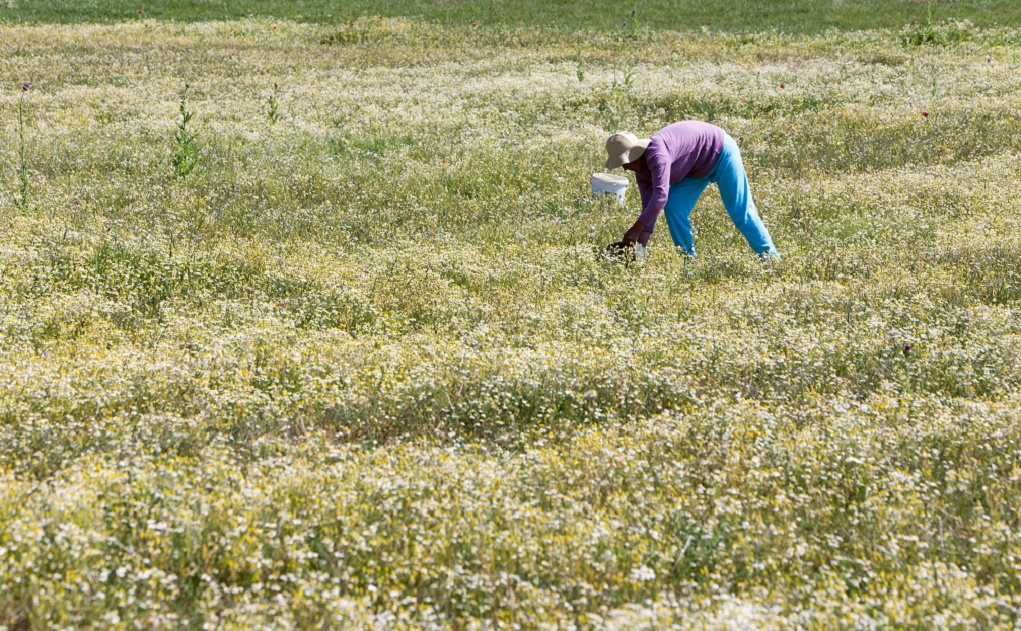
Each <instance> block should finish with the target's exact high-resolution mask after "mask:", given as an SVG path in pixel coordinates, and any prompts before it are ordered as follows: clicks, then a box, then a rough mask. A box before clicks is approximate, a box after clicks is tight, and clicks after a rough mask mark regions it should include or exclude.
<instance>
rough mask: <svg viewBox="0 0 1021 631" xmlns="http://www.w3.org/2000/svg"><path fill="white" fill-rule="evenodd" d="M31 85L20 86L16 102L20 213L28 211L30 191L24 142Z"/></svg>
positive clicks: (26, 151)
mask: <svg viewBox="0 0 1021 631" xmlns="http://www.w3.org/2000/svg"><path fill="white" fill-rule="evenodd" d="M31 87H32V84H31V83H28V82H25V83H22V84H21V100H19V101H18V158H19V160H18V184H19V186H18V192H19V193H20V196H19V197H18V208H19V209H21V212H22V213H24V212H27V211H28V205H29V202H30V191H29V187H28V143H26V142H25V95H27V94H28V91H29V89H31Z"/></svg>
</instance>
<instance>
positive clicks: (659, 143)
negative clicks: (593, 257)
mask: <svg viewBox="0 0 1021 631" xmlns="http://www.w3.org/2000/svg"><path fill="white" fill-rule="evenodd" d="M606 154H607V156H608V157H607V159H606V168H607V169H616V168H618V167H624V168H625V169H627V170H628V171H632V172H634V174H635V181H636V182H637V183H638V190H639V192H640V193H641V195H642V214H641V215H639V217H638V221H636V222H635V225H633V226H631V229H630V230H628V231H627V232H626V233H625V234H624V239H623V245H625V246H633V245H634V244H635V243H636V242H637V243H640V244H641V245H642V246H645V245H646V244H647V243H648V241H649V237H650V236H652V229H653V227H655V225H656V218H657V217H659V212H660V211H663V212H664V213H665V214H666V222H667V226H668V227H669V228H670V237H671V238H672V239H673V241H674V244H675V245H677V246H678V247H681V248H683V249H684V251H685V252H686V253H688V254H689V255H691V256H695V241H694V238H693V237H692V236H691V221H690V220H689V216H690V215H691V210H692V209H693V208H694V207H695V202H697V201H698V198H699V196H700V195H702V191H703V190H705V187H706V186H709V184H711V183H715V184H716V185H717V186H718V187H719V189H720V197H721V198H722V199H723V205H724V207H726V209H727V214H729V215H730V218H731V220H732V221H733V222H734V225H735V226H737V229H738V230H739V231H740V232H741V234H743V235H744V238H745V239H747V240H748V245H750V246H752V249H753V250H755V253H756V254H758V255H759V256H762V257H770V258H780V253H779V252H777V250H776V247H774V246H773V240H772V239H770V237H769V231H768V230H766V226H764V225H763V224H762V219H760V218H759V213H758V212H757V211H756V210H755V202H753V201H752V192H751V190H750V189H749V187H748V176H747V175H745V171H744V165H743V164H741V152H740V150H738V148H737V143H736V142H735V141H734V139H733V138H731V137H730V134H728V133H727V132H725V131H723V130H722V129H720V128H719V127H717V126H716V125H710V124H709V123H703V122H701V121H682V122H680V123H674V124H672V125H668V126H666V127H664V128H663V129H661V130H659V131H658V132H657V133H655V134H654V135H653V136H652V138H638V137H637V136H635V135H634V134H632V133H631V132H620V133H616V134H614V135H612V136H610V137H609V139H607V141H606Z"/></svg>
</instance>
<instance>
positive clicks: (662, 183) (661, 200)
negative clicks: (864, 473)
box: [636, 149, 671, 226]
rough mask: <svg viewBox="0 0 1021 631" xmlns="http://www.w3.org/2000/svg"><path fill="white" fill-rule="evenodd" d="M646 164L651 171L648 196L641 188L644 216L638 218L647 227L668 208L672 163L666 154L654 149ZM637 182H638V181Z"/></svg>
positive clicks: (647, 156) (648, 154) (647, 155)
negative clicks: (664, 208) (665, 207)
mask: <svg viewBox="0 0 1021 631" xmlns="http://www.w3.org/2000/svg"><path fill="white" fill-rule="evenodd" d="M645 162H646V164H647V165H648V169H649V180H648V183H647V184H646V186H647V187H648V189H649V190H648V194H646V191H644V190H642V189H641V187H639V190H640V191H641V192H642V204H643V206H642V214H641V215H639V216H638V219H639V221H641V222H642V223H644V224H645V225H646V226H651V225H652V224H654V223H655V222H656V218H657V217H659V213H660V211H661V210H663V207H664V206H666V199H667V196H668V195H669V194H670V166H671V165H670V163H669V160H668V158H667V155H666V152H664V151H658V150H656V149H653V150H652V151H647V152H646V159H645ZM636 181H637V180H636Z"/></svg>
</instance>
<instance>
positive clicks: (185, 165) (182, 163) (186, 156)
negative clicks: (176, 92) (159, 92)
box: [171, 83, 199, 177]
mask: <svg viewBox="0 0 1021 631" xmlns="http://www.w3.org/2000/svg"><path fill="white" fill-rule="evenodd" d="M189 87H190V86H189V84H187V83H185V84H184V90H183V91H182V92H181V102H180V107H179V108H178V109H179V111H180V112H181V122H179V123H178V124H177V130H176V131H175V132H174V145H175V147H176V148H177V150H176V151H175V152H174V156H173V157H172V158H171V162H172V163H173V165H174V170H175V171H177V174H178V175H179V176H181V177H184V176H186V175H188V174H189V173H191V172H192V171H194V170H195V167H196V166H198V163H199V158H198V155H196V153H195V147H194V146H193V145H192V143H193V142H194V141H195V138H197V137H198V134H195V133H192V132H189V131H188V123H189V122H191V119H192V116H193V114H192V112H189V111H188V88H189Z"/></svg>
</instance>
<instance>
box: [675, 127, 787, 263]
mask: <svg viewBox="0 0 1021 631" xmlns="http://www.w3.org/2000/svg"><path fill="white" fill-rule="evenodd" d="M710 184H716V185H717V186H718V187H719V189H720V198H721V199H722V200H723V206H724V207H725V208H726V209H727V214H728V215H730V219H731V221H733V222H734V225H735V226H737V229H738V230H739V231H740V232H741V234H743V235H744V238H745V239H747V240H748V245H750V246H752V250H755V253H756V254H758V255H759V256H768V257H775V258H780V253H779V252H777V251H776V248H775V247H774V246H773V240H772V239H770V238H769V231H768V230H766V226H764V225H763V224H762V219H760V218H759V213H758V211H756V210H755V202H754V201H752V191H751V189H750V188H749V187H748V176H747V175H746V174H745V172H744V164H742V163H741V152H740V150H739V149H738V148H737V143H736V142H735V141H734V139H733V138H731V136H730V134H724V136H723V151H721V152H720V158H719V160H717V161H716V166H714V167H713V170H712V171H710V172H709V175H708V176H707V177H686V178H684V179H683V180H681V181H680V182H677V183H676V184H672V185H671V186H670V193H669V195H668V196H667V200H666V206H665V207H664V208H663V212H664V214H665V215H666V222H667V226H669V228H670V238H672V239H673V240H674V245H677V246H678V247H680V248H683V249H684V251H685V252H687V253H688V254H690V255H691V256H695V239H694V237H692V236H691V221H690V219H689V217H690V215H691V210H692V209H693V208H694V207H695V202H697V201H698V198H699V197H700V196H701V195H702V191H704V190H705V187H707V186H709V185H710Z"/></svg>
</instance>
